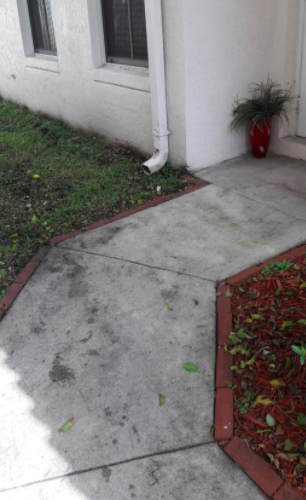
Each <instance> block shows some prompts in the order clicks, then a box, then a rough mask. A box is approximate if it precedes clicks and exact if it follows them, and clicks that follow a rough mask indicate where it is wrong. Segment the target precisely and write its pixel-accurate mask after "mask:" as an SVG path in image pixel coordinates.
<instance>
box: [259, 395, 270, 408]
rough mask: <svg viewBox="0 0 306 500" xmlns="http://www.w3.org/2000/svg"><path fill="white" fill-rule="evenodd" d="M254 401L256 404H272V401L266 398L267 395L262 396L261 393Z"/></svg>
mask: <svg viewBox="0 0 306 500" xmlns="http://www.w3.org/2000/svg"><path fill="white" fill-rule="evenodd" d="M255 403H257V404H258V405H264V406H269V405H273V401H271V399H269V398H267V396H263V395H260V396H257V398H256V399H255Z"/></svg>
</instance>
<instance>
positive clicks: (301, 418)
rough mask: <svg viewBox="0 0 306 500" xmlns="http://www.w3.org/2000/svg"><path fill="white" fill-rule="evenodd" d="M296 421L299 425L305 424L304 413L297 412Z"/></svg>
mask: <svg viewBox="0 0 306 500" xmlns="http://www.w3.org/2000/svg"><path fill="white" fill-rule="evenodd" d="M297 421H298V423H299V424H300V425H306V415H304V413H298V416H297Z"/></svg>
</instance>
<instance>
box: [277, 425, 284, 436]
mask: <svg viewBox="0 0 306 500" xmlns="http://www.w3.org/2000/svg"><path fill="white" fill-rule="evenodd" d="M284 434H285V431H284V429H283V428H282V426H281V425H280V424H278V425H277V426H276V429H275V436H283V435H284Z"/></svg>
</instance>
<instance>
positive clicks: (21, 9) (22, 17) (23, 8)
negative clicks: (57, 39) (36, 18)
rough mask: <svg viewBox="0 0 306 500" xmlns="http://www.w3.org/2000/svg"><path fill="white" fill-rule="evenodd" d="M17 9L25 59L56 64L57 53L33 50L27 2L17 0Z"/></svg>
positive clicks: (25, 0) (26, 0)
mask: <svg viewBox="0 0 306 500" xmlns="http://www.w3.org/2000/svg"><path fill="white" fill-rule="evenodd" d="M17 8H18V14H19V21H20V28H21V35H22V42H23V49H24V55H25V57H27V58H32V59H34V58H37V59H38V58H41V59H42V60H45V61H47V60H49V61H52V62H57V60H58V52H54V51H48V50H42V49H35V46H34V38H33V31H32V24H31V18H30V12H29V6H28V0H17ZM54 31H55V29H54Z"/></svg>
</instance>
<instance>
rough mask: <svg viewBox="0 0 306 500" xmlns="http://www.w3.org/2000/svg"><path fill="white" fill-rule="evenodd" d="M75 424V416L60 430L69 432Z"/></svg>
mask: <svg viewBox="0 0 306 500" xmlns="http://www.w3.org/2000/svg"><path fill="white" fill-rule="evenodd" d="M73 425H74V418H71V419H70V420H69V422H67V424H65V425H63V427H61V428H60V432H68V431H70V429H71V428H72V427H73Z"/></svg>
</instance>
